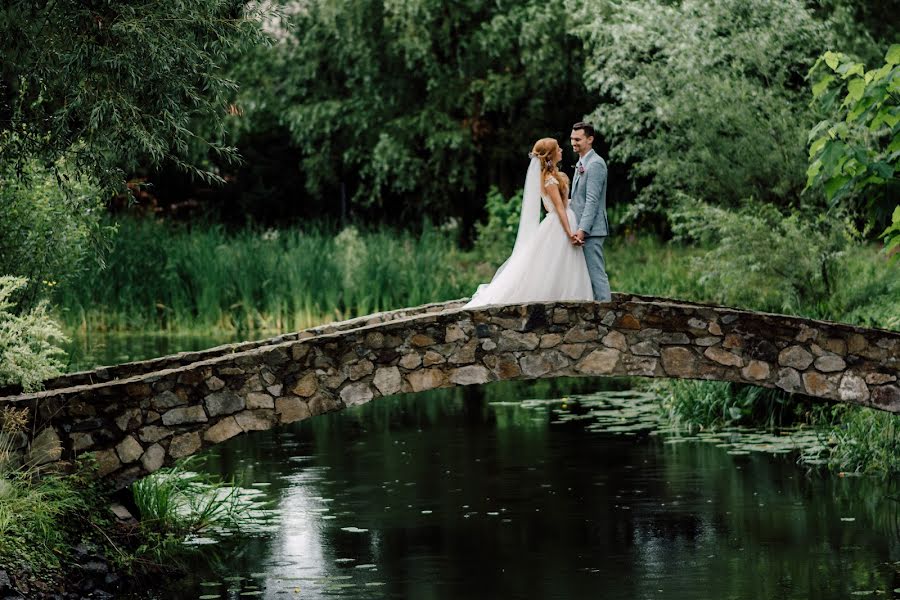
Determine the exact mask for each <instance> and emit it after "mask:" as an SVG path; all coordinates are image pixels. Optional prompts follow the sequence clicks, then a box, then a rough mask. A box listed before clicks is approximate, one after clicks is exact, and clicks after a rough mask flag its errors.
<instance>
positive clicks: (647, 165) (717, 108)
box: [567, 0, 832, 214]
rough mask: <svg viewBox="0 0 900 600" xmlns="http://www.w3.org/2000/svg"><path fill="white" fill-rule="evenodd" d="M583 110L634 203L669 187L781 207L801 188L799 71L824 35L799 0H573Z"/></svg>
mask: <svg viewBox="0 0 900 600" xmlns="http://www.w3.org/2000/svg"><path fill="white" fill-rule="evenodd" d="M567 6H568V8H569V9H570V10H572V11H573V12H574V18H575V21H576V22H577V23H579V24H580V25H579V26H578V28H577V32H578V35H579V36H580V37H581V38H582V39H583V40H584V43H585V46H586V52H587V62H586V65H585V80H586V82H587V85H588V87H589V89H590V91H591V92H592V93H593V94H594V98H595V104H596V109H595V110H594V111H593V113H592V115H591V117H592V118H593V120H594V121H595V123H596V125H597V127H598V129H599V131H600V132H601V135H602V136H603V137H604V138H606V139H607V140H608V141H609V143H610V145H611V151H610V156H611V157H612V159H613V160H614V161H617V162H621V163H626V164H628V165H629V168H630V173H629V176H630V178H631V180H632V182H633V185H634V186H635V188H636V189H637V192H636V203H635V205H634V212H635V213H638V214H639V213H642V212H644V211H651V212H662V213H664V212H666V210H667V209H668V208H669V207H671V206H672V205H673V203H674V201H675V198H674V194H673V192H675V191H680V192H683V193H685V194H688V195H689V196H692V197H695V198H702V199H704V200H708V201H709V202H712V203H715V204H717V205H723V206H738V205H740V204H741V202H742V201H743V200H745V199H748V198H751V197H752V198H755V199H756V200H757V201H763V202H770V203H774V204H777V205H781V206H786V205H790V204H792V203H796V202H797V199H798V196H799V194H800V192H801V191H802V190H803V184H804V181H803V170H804V168H805V165H806V156H805V144H804V139H805V136H806V133H807V132H808V130H809V128H810V126H811V125H812V123H813V117H812V114H811V110H810V108H809V107H808V106H807V102H806V99H805V94H806V90H805V82H804V76H805V75H806V73H807V71H808V70H809V68H810V67H811V66H812V64H813V63H814V62H815V59H816V57H817V56H818V55H819V54H820V53H821V51H822V50H824V49H825V48H826V47H827V46H828V45H829V42H830V40H831V39H832V33H831V31H830V29H829V27H828V26H827V24H826V23H824V22H822V21H821V20H819V19H817V18H816V17H815V16H814V15H813V13H812V12H810V10H808V9H807V7H806V5H805V3H804V2H802V1H801V0H765V1H763V0H713V1H711V2H708V1H705V0H704V1H701V0H683V1H681V2H668V1H664V0H622V1H621V2H601V1H595V2H575V1H574V0H573V1H570V2H569V3H568V4H567Z"/></svg>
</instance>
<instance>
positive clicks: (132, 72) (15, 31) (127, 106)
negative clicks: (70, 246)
mask: <svg viewBox="0 0 900 600" xmlns="http://www.w3.org/2000/svg"><path fill="white" fill-rule="evenodd" d="M258 32H259V28H258V24H257V19H255V18H254V17H253V16H251V15H248V14H247V11H245V9H244V7H243V3H242V2H239V1H237V0H199V1H192V2H183V1H181V0H161V1H157V2H126V1H124V0H90V1H78V0H8V1H7V2H4V3H3V5H2V8H0V55H2V56H3V60H2V61H0V163H12V164H15V165H17V166H18V168H19V170H20V171H21V170H23V169H24V168H25V165H27V164H28V162H29V161H30V160H32V159H35V158H36V159H39V160H43V161H48V162H49V163H51V164H52V163H53V162H55V161H56V160H58V159H59V158H61V157H66V160H67V163H68V165H69V167H70V168H71V170H72V171H71V172H73V173H75V174H78V175H80V174H85V175H88V176H90V177H91V178H93V179H94V180H96V181H97V182H98V183H99V184H100V185H101V186H102V187H104V188H107V189H111V188H121V186H122V184H124V181H125V175H126V174H127V173H129V172H133V171H134V170H136V169H137V168H139V167H143V166H155V165H162V164H174V165H177V166H178V167H180V168H182V169H185V170H188V171H191V172H193V173H194V174H195V175H199V176H201V177H204V178H206V179H215V178H216V175H215V173H214V172H213V171H212V170H210V166H211V163H203V161H202V160H199V159H202V158H204V157H205V156H206V155H207V154H208V153H209V152H210V151H212V152H213V153H217V154H220V155H233V154H234V150H233V148H229V147H227V146H225V145H223V144H222V143H220V141H219V140H220V138H221V131H219V130H218V128H217V127H215V125H214V124H216V123H221V122H222V117H224V115H225V113H226V110H227V108H228V99H229V98H230V97H231V96H232V95H233V92H234V84H233V82H232V81H230V80H229V79H228V78H227V77H226V76H225V72H224V67H225V64H224V63H225V60H226V58H227V56H228V52H229V51H230V50H232V49H233V48H235V47H236V46H241V45H246V44H250V43H253V42H254V41H255V40H257V39H258V35H259V33H258ZM201 123H205V126H203V127H200V126H199V125H200V124H201ZM201 130H202V131H205V132H206V134H207V136H208V137H201V136H200V135H198V132H199V131H201Z"/></svg>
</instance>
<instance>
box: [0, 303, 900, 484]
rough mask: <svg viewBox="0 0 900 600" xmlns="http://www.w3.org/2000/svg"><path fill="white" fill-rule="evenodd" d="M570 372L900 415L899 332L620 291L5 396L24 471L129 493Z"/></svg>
mask: <svg viewBox="0 0 900 600" xmlns="http://www.w3.org/2000/svg"><path fill="white" fill-rule="evenodd" d="M561 376H640V377H670V378H687V379H713V380H720V381H734V382H744V383H751V384H754V385H759V386H763V387H770V388H780V389H783V390H786V391H788V392H797V393H802V394H806V395H809V396H813V397H817V398H822V399H826V400H835V401H843V402H850V403H855V404H860V405H863V406H869V407H872V408H877V409H881V410H886V411H891V412H895V413H900V384H898V376H900V333H897V332H891V331H884V330H873V329H864V328H858V327H852V326H849V325H842V324H837V323H827V322H821V321H811V320H808V319H802V318H796V317H786V316H780V315H772V314H763V313H754V312H748V311H740V310H735V309H730V308H723V307H715V306H707V305H701V304H690V303H680V302H673V301H667V300H662V299H647V298H642V297H633V296H622V295H616V296H615V297H614V299H613V302H611V303H604V304H600V303H556V304H531V305H522V306H504V307H489V308H485V309H480V310H473V311H470V310H464V309H461V308H458V307H457V308H449V309H446V310H439V311H437V312H422V313H416V314H411V315H407V316H397V317H396V318H393V319H387V320H384V321H383V322H378V323H372V324H363V325H361V326H358V327H349V328H343V329H341V328H338V329H337V330H335V331H333V332H331V333H322V334H319V335H313V336H311V337H306V338H305V339H292V340H287V341H279V342H275V343H271V344H268V345H264V346H259V347H255V348H251V349H248V350H246V351H243V352H236V353H229V354H222V355H217V356H213V357H211V358H208V359H207V360H199V361H196V362H191V363H190V364H186V365H180V366H177V367H176V368H170V369H164V370H160V371H154V372H150V373H142V374H139V375H136V376H134V377H130V378H127V379H120V380H115V381H109V382H102V383H97V384H90V385H79V386H74V387H69V388H62V389H54V390H48V391H45V392H41V393H38V394H32V395H25V396H14V397H9V398H5V399H3V401H4V403H5V404H7V405H11V406H15V407H21V408H27V409H28V410H29V414H30V418H31V425H32V428H31V431H32V432H33V433H32V435H29V436H25V437H23V439H21V440H19V442H18V444H17V445H18V447H19V449H20V452H21V454H22V458H23V459H24V460H29V461H31V462H32V463H45V464H49V463H63V462H66V461H72V460H73V459H75V458H76V457H78V456H79V455H81V454H84V453H87V452H92V453H94V456H95V457H96V459H97V463H98V466H99V470H100V474H101V475H103V476H107V477H110V478H112V479H113V480H114V481H115V483H116V484H117V485H118V486H124V485H127V484H128V483H130V482H132V481H134V480H135V479H138V478H140V477H142V476H144V475H146V474H147V473H150V472H153V471H155V470H157V469H159V468H160V467H162V466H163V465H167V464H170V463H171V462H172V461H174V460H176V459H178V458H181V457H184V456H188V455H190V454H193V453H195V452H198V451H200V450H202V449H203V448H205V447H208V446H210V445H213V444H217V443H219V442H222V441H224V440H227V439H229V438H231V437H234V436H235V435H239V434H242V433H246V432H251V431H258V430H265V429H269V428H272V427H276V426H279V425H283V424H286V423H291V422H294V421H298V420H301V419H305V418H309V417H311V416H315V415H318V414H321V413H324V412H328V411H333V410H339V409H341V408H344V407H347V406H353V405H358V404H362V403H365V402H369V401H371V400H373V399H375V398H378V397H380V396H389V395H393V394H397V393H406V392H420V391H424V390H429V389H433V388H438V387H448V386H455V385H472V384H483V383H488V382H491V381H497V380H505V379H535V378H547V377H561Z"/></svg>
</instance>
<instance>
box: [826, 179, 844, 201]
mask: <svg viewBox="0 0 900 600" xmlns="http://www.w3.org/2000/svg"><path fill="white" fill-rule="evenodd" d="M849 181H850V178H849V177H847V176H846V175H839V176H838V177H832V178H831V179H829V180H828V181H826V182H825V197H826V198H828V199H829V200H835V199H837V198H840V197H841V196H843V194H842V193H840V192H842V191H843V188H844V186H845V185H847V183H848V182H849Z"/></svg>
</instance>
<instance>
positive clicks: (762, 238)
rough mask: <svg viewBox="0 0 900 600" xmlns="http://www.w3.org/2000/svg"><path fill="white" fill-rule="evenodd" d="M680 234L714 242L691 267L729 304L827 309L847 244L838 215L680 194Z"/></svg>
mask: <svg viewBox="0 0 900 600" xmlns="http://www.w3.org/2000/svg"><path fill="white" fill-rule="evenodd" d="M671 219H672V227H673V230H674V231H675V233H676V235H678V236H679V237H680V238H681V239H685V240H694V241H697V242H699V243H701V244H702V245H703V246H704V247H706V248H710V249H709V250H708V251H707V252H706V253H705V254H704V255H703V256H702V257H699V258H697V259H695V260H694V263H693V274H694V276H695V277H697V278H698V281H699V282H700V283H701V285H703V286H704V287H705V288H706V290H707V292H708V293H709V295H710V296H711V298H712V299H714V300H715V301H717V302H720V303H723V304H729V305H732V306H742V307H748V308H755V309H758V310H767V311H773V312H781V313H788V314H810V313H813V315H812V316H825V315H826V314H828V312H829V308H828V306H827V303H828V301H829V298H830V296H831V293H832V290H833V286H834V283H835V282H834V275H833V270H834V268H835V264H836V261H837V260H838V259H839V258H840V257H841V255H842V253H843V252H844V250H845V249H846V248H847V246H848V239H847V237H846V235H845V233H844V231H845V227H844V223H843V222H842V221H841V220H839V219H837V218H836V217H833V216H832V217H829V216H827V215H815V216H814V215H811V214H808V213H800V212H792V213H789V214H787V215H785V214H783V213H782V212H781V211H779V210H778V209H777V208H775V207H774V206H772V205H767V204H757V203H752V204H751V203H748V204H746V205H745V206H744V207H742V208H740V209H737V210H730V209H726V208H720V207H715V206H710V205H709V204H706V203H704V202H700V201H698V200H694V199H691V198H688V197H685V196H680V203H679V205H678V208H677V209H676V210H675V211H674V212H673V213H672V214H671Z"/></svg>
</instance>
